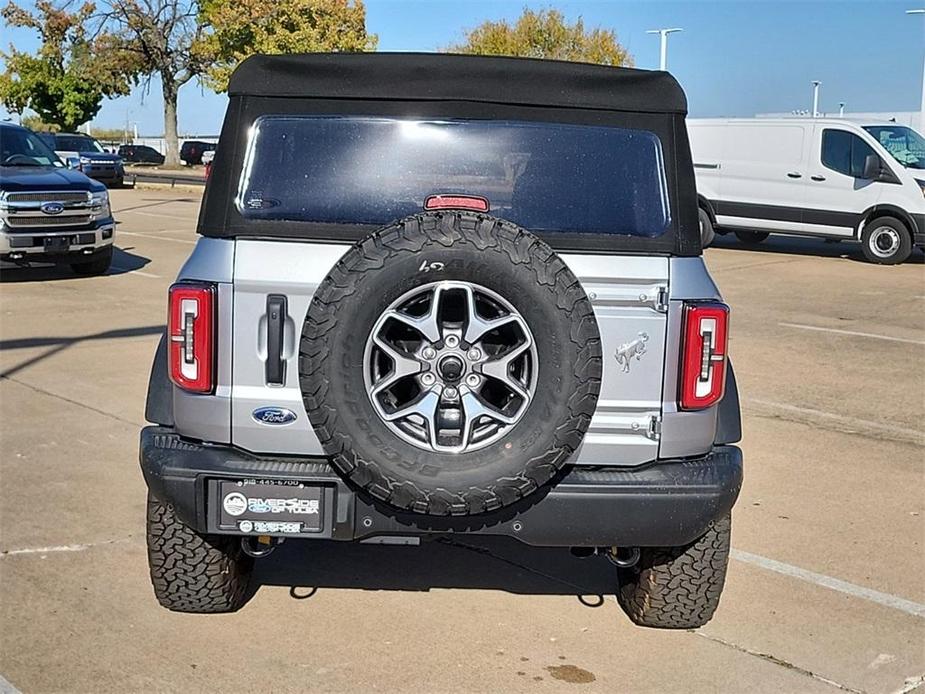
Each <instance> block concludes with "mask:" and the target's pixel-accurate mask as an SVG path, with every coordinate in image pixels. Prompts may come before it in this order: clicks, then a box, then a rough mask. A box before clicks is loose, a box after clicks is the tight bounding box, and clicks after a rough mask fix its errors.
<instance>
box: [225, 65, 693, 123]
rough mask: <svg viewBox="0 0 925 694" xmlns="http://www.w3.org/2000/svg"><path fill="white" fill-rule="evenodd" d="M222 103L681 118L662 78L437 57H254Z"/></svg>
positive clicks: (682, 108)
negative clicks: (460, 106) (329, 102)
mask: <svg viewBox="0 0 925 694" xmlns="http://www.w3.org/2000/svg"><path fill="white" fill-rule="evenodd" d="M228 94H229V96H232V97H234V96H262V97H298V98H321V99H396V100H403V101H408V100H410V101H414V100H420V101H432V100H441V101H445V100H455V101H474V102H483V103H495V104H511V105H524V106H558V107H566V108H582V109H602V110H608V111H630V112H642V113H676V114H685V113H687V100H686V99H685V97H684V92H683V91H682V89H681V87H680V86H679V85H678V83H677V81H676V80H675V79H674V77H672V76H671V75H669V74H668V73H667V72H652V71H649V70H634V69H631V68H621V67H607V66H603V65H591V64H588V63H573V62H563V61H558V60H535V59H526V58H502V57H495V56H474V55H451V54H443V53H308V54H304V55H255V56H251V57H249V58H247V59H246V60H245V61H244V62H243V63H241V65H240V66H239V67H238V69H237V70H235V72H234V74H233V75H232V77H231V83H230V84H229V87H228Z"/></svg>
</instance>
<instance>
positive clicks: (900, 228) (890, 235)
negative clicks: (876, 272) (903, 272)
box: [861, 217, 912, 265]
mask: <svg viewBox="0 0 925 694" xmlns="http://www.w3.org/2000/svg"><path fill="white" fill-rule="evenodd" d="M861 248H863V250H864V257H865V258H867V259H868V260H869V261H870V262H872V263H878V264H880V265H898V264H899V263H902V262H904V261H905V260H906V259H907V258H908V257H909V256H910V255H911V254H912V237H911V236H910V235H909V232H908V230H907V229H906V227H905V225H903V223H902V222H900V221H899V220H898V219H893V218H892V217H877V219H873V220H871V221H870V222H868V223H867V224H865V225H864V233H863V234H861Z"/></svg>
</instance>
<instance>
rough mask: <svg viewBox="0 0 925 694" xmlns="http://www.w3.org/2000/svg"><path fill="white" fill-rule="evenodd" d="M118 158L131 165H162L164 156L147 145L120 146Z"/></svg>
mask: <svg viewBox="0 0 925 694" xmlns="http://www.w3.org/2000/svg"><path fill="white" fill-rule="evenodd" d="M119 156H120V157H122V159H123V160H125V161H127V162H131V163H132V164H157V165H160V164H163V163H164V155H163V154H161V153H160V152H158V151H157V150H156V149H154V147H149V146H148V145H122V146H121V147H119Z"/></svg>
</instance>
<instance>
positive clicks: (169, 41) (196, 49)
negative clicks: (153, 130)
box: [102, 0, 210, 166]
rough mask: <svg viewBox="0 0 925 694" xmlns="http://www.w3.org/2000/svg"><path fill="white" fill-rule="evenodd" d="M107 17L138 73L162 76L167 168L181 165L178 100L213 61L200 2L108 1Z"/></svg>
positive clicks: (118, 43) (117, 46)
mask: <svg viewBox="0 0 925 694" xmlns="http://www.w3.org/2000/svg"><path fill="white" fill-rule="evenodd" d="M106 4H107V6H106V9H105V11H104V14H103V16H102V21H103V23H104V25H105V26H107V27H109V28H110V30H111V31H112V33H113V35H114V36H115V39H116V40H115V42H114V45H113V50H118V51H121V52H122V53H123V54H125V57H126V60H127V61H132V62H133V64H134V66H135V70H136V71H137V74H138V75H140V76H143V77H146V78H148V79H149V80H150V78H151V77H153V76H155V75H156V76H158V77H159V78H160V80H161V90H162V92H163V95H164V138H165V139H166V141H167V152H166V155H165V161H164V163H165V165H167V166H177V165H179V163H180V156H179V142H178V137H177V96H178V94H179V91H180V87H182V86H183V85H184V84H186V83H187V82H189V81H190V80H191V79H193V78H196V77H199V76H200V75H202V74H203V72H205V70H206V69H207V68H208V67H209V63H210V61H209V60H208V59H207V58H206V57H205V56H204V54H203V51H202V40H203V37H204V33H205V32H204V27H203V24H202V23H201V22H200V21H199V3H198V2H196V1H195V0H108V2H107V3H106Z"/></svg>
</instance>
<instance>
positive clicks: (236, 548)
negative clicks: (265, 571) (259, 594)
mask: <svg viewBox="0 0 925 694" xmlns="http://www.w3.org/2000/svg"><path fill="white" fill-rule="evenodd" d="M146 539H147V544H148V566H149V568H150V570H151V584H152V585H153V586H154V595H155V597H157V600H158V602H159V603H160V604H161V605H163V606H164V607H166V608H167V609H169V610H173V611H174V612H196V613H210V612H212V613H214V612H234V611H235V610H237V609H238V608H240V607H241V606H242V605H244V603H245V602H246V601H247V595H248V593H247V589H248V583H249V581H250V575H251V569H252V568H253V560H252V559H251V558H250V557H248V556H247V555H246V554H244V553H243V552H242V551H241V546H240V539H239V538H238V537H231V536H221V535H206V536H204V535H200V534H199V533H197V532H195V531H193V530H192V529H191V528H189V527H187V526H186V525H184V524H183V523H182V522H181V521H180V520H179V519H178V518H177V517H176V515H175V514H174V512H173V508H172V507H171V506H169V505H167V504H164V503H162V502H160V501H158V500H157V499H155V498H154V497H152V496H151V495H150V494H149V495H148V516H147V537H146Z"/></svg>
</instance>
